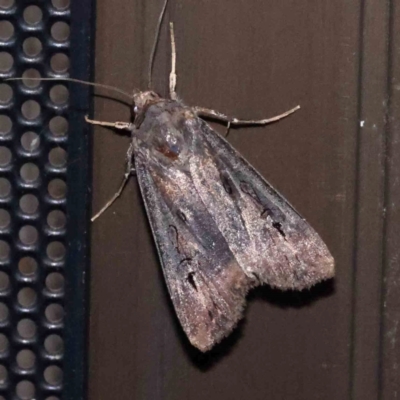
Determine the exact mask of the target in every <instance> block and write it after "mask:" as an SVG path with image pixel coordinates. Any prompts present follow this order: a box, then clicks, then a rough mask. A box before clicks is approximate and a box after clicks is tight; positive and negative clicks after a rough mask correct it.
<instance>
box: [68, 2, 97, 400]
mask: <svg viewBox="0 0 400 400" xmlns="http://www.w3.org/2000/svg"><path fill="white" fill-rule="evenodd" d="M93 27H94V8H93V1H92V0H80V1H71V69H70V76H71V77H73V78H76V79H82V80H86V81H89V80H92V71H93V68H92V67H93V64H92V61H93V58H92V53H93V48H94V35H93ZM70 107H71V109H70V116H69V121H70V125H69V127H70V128H69V141H68V147H69V160H70V162H69V167H68V172H67V184H68V196H67V218H68V222H67V246H68V256H67V260H66V267H65V279H66V304H65V311H66V316H65V358H64V390H63V399H65V400H80V399H84V398H86V378H87V349H88V346H87V327H88V323H87V317H88V298H89V297H88V281H89V270H88V265H89V226H90V215H89V212H90V207H89V204H90V185H91V156H90V148H91V145H90V138H89V127H88V125H87V124H86V123H85V121H84V115H86V114H88V113H89V111H90V107H91V105H90V89H88V88H87V87H86V86H83V85H75V84H71V85H70Z"/></svg>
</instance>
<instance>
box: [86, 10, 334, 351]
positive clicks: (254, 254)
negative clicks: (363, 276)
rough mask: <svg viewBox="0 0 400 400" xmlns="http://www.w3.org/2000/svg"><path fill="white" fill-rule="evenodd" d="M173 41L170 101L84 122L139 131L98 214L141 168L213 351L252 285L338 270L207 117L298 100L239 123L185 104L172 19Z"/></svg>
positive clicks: (169, 267) (150, 98)
mask: <svg viewBox="0 0 400 400" xmlns="http://www.w3.org/2000/svg"><path fill="white" fill-rule="evenodd" d="M165 4H166V3H165ZM164 10H165V8H164ZM161 20H162V15H161V17H160V20H159V23H161ZM171 43H172V56H173V57H172V72H171V75H170V98H169V99H165V98H161V97H160V96H158V95H157V94H156V93H155V92H153V91H151V90H148V91H144V92H137V93H135V94H134V95H133V102H134V113H135V120H134V123H133V124H131V123H124V122H117V123H107V122H100V121H92V120H89V119H87V121H88V122H90V123H93V124H99V125H106V126H111V127H114V128H118V129H127V130H129V131H130V133H131V138H132V140H131V145H130V148H129V151H128V157H127V169H126V173H125V178H124V180H123V182H122V185H121V187H120V190H119V191H118V192H117V193H116V195H115V196H114V197H113V198H112V199H111V200H110V202H108V203H107V204H106V206H105V207H103V209H102V210H101V211H100V212H99V213H98V214H97V215H96V216H95V217H94V218H97V216H98V215H100V214H101V213H102V212H103V211H104V210H105V209H106V208H108V207H109V206H110V204H112V202H113V201H114V200H115V199H116V198H117V197H118V196H119V195H120V194H121V192H122V189H123V187H124V185H125V183H126V181H127V179H128V178H129V176H130V174H131V172H132V171H133V170H134V171H135V173H136V176H137V179H138V181H139V186H140V190H141V193H142V196H143V200H144V204H145V206H146V211H147V215H148V218H149V221H150V225H151V229H152V232H153V236H154V239H155V242H156V245H157V249H158V253H159V256H160V260H161V264H162V268H163V272H164V276H165V281H166V283H167V287H168V290H169V294H170V296H171V299H172V302H173V304H174V307H175V311H176V313H177V315H178V318H179V320H180V323H181V325H182V327H183V329H184V331H185V333H186V335H187V337H188V338H189V341H190V342H191V343H192V345H194V346H195V347H197V348H198V349H199V350H201V351H208V350H210V349H211V348H212V347H213V346H214V345H215V344H216V343H218V342H220V341H221V339H223V338H224V337H225V336H227V335H228V334H229V333H230V332H231V331H232V330H233V328H234V327H235V326H236V324H237V322H238V321H239V320H240V319H241V318H242V313H243V308H244V305H245V298H246V294H247V292H248V291H249V290H250V289H251V288H253V287H255V286H258V285H261V284H268V285H270V286H272V287H275V288H279V289H281V290H288V289H294V290H302V289H305V288H309V287H310V286H312V285H314V284H315V283H317V282H320V281H322V280H325V279H329V278H331V277H333V275H334V260H333V258H332V256H331V254H330V253H329V250H328V249H327V247H326V245H325V244H324V242H323V241H322V239H321V238H320V237H319V236H318V234H317V233H316V232H315V231H314V230H313V229H312V228H311V226H310V225H309V224H308V223H307V222H306V221H305V220H304V218H302V217H301V216H300V215H299V213H298V212H297V211H296V210H295V209H294V208H293V207H292V206H291V205H290V204H289V203H288V202H287V200H285V198H284V197H283V196H281V195H280V194H279V193H278V192H277V191H276V190H275V189H274V188H272V187H271V185H270V184H269V183H268V182H266V181H265V179H264V178H263V177H262V176H261V175H260V174H259V173H258V172H257V171H256V170H255V169H254V168H253V167H252V166H251V165H250V164H249V163H248V162H247V161H246V160H245V159H244V158H243V157H242V156H241V155H240V154H239V153H238V152H237V151H236V150H235V149H234V148H233V147H232V146H231V145H230V144H229V143H228V142H227V141H226V140H225V139H224V138H223V137H221V136H220V135H219V134H218V133H216V132H215V131H214V130H213V129H212V128H211V127H210V126H209V125H208V124H207V123H206V122H205V121H204V120H203V119H202V118H200V117H209V118H213V119H219V120H222V121H226V122H227V123H228V126H229V125H230V124H238V125H254V124H260V125H262V124H266V123H268V122H272V121H275V120H278V119H280V118H283V117H285V116H287V115H289V114H290V113H292V112H293V111H295V110H296V109H297V108H298V107H296V108H295V109H292V110H290V111H288V112H286V113H284V114H282V115H279V116H277V117H273V118H270V119H266V120H260V121H253V120H251V121H242V120H238V119H235V118H228V117H226V116H225V115H223V114H221V113H218V112H216V111H214V110H208V109H204V108H200V107H190V106H187V105H185V104H184V103H183V102H182V101H180V100H178V98H177V96H176V93H175V84H176V74H175V40H174V35H173V26H172V24H171ZM150 65H151V64H150ZM150 71H151V66H150ZM149 82H151V72H150V79H149ZM150 85H151V83H149V87H150Z"/></svg>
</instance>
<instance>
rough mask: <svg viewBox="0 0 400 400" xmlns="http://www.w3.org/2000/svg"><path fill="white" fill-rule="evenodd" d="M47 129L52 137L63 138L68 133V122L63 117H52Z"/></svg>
mask: <svg viewBox="0 0 400 400" xmlns="http://www.w3.org/2000/svg"><path fill="white" fill-rule="evenodd" d="M49 127H50V132H51V133H52V134H53V135H54V136H64V135H65V134H66V133H67V131H68V121H67V120H66V119H65V118H64V117H54V118H52V119H51V120H50V124H49Z"/></svg>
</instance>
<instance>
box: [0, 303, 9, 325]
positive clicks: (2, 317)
mask: <svg viewBox="0 0 400 400" xmlns="http://www.w3.org/2000/svg"><path fill="white" fill-rule="evenodd" d="M8 314H9V311H8V307H7V306H6V305H5V304H4V303H0V322H5V321H7V319H8Z"/></svg>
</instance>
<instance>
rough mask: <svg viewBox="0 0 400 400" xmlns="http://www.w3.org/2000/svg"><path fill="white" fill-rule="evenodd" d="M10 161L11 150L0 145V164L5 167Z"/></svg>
mask: <svg viewBox="0 0 400 400" xmlns="http://www.w3.org/2000/svg"><path fill="white" fill-rule="evenodd" d="M10 162H11V151H10V149H9V148H7V147H4V146H0V166H2V167H5V166H7V165H8V164H10Z"/></svg>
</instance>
